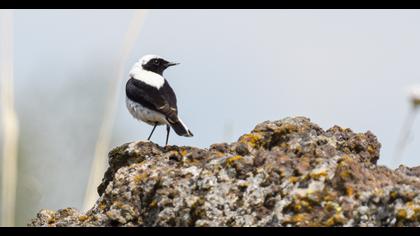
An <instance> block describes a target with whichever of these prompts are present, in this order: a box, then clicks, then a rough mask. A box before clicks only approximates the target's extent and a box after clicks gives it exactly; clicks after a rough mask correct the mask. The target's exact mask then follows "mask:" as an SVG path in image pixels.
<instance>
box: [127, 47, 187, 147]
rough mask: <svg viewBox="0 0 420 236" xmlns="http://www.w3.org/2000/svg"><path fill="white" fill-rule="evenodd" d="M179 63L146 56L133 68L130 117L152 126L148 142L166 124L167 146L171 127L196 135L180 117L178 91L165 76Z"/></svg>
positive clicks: (182, 134) (129, 84) (176, 130)
mask: <svg viewBox="0 0 420 236" xmlns="http://www.w3.org/2000/svg"><path fill="white" fill-rule="evenodd" d="M178 64H180V63H175V62H170V61H168V60H166V59H164V58H163V57H161V56H158V55H152V54H148V55H144V56H143V57H141V58H140V60H139V61H137V62H136V63H135V64H134V66H133V67H132V68H131V70H130V72H129V79H128V81H127V83H126V88H125V92H126V106H127V109H128V111H129V112H130V114H131V115H132V116H133V117H134V118H136V119H137V120H139V121H143V122H145V123H147V124H149V125H151V126H153V129H152V132H151V133H150V135H149V137H148V138H147V140H150V139H151V137H152V134H153V132H154V131H155V129H156V126H160V125H166V142H165V145H166V146H167V145H168V139H169V132H170V129H171V128H172V129H173V130H174V131H175V133H176V134H178V135H180V136H184V137H192V136H193V133H192V132H191V131H190V130H189V129H188V127H187V126H186V125H185V124H184V122H183V121H182V120H181V118H180V117H179V116H178V107H177V99H176V95H175V92H174V90H173V89H172V87H171V86H170V85H169V83H168V81H167V80H166V79H165V77H163V72H164V71H165V70H166V69H167V68H168V67H171V66H175V65H178Z"/></svg>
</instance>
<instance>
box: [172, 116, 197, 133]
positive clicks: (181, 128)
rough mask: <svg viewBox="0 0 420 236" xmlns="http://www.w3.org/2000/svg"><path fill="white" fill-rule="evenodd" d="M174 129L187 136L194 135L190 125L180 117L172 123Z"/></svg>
mask: <svg viewBox="0 0 420 236" xmlns="http://www.w3.org/2000/svg"><path fill="white" fill-rule="evenodd" d="M170 125H171V127H172V129H174V130H175V133H177V134H178V135H181V136H185V137H192V136H193V133H192V132H191V131H190V130H189V129H188V127H187V126H186V125H185V124H184V122H182V120H181V119H179V118H178V121H177V122H174V123H170Z"/></svg>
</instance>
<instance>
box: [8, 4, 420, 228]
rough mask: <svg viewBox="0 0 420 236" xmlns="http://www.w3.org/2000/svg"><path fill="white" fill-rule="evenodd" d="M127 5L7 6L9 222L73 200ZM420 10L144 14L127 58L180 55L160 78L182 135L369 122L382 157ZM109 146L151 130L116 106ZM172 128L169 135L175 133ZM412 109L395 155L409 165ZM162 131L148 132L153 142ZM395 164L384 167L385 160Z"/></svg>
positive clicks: (413, 58) (395, 125)
mask: <svg viewBox="0 0 420 236" xmlns="http://www.w3.org/2000/svg"><path fill="white" fill-rule="evenodd" d="M132 13H133V11H132V10H17V11H16V13H15V80H16V81H15V84H16V101H17V110H18V115H20V117H21V129H22V130H21V131H22V140H21V156H20V167H21V170H22V171H21V173H20V175H19V178H20V181H22V183H21V184H20V186H19V190H18V194H20V195H30V196H31V199H30V200H26V202H23V200H21V201H22V202H21V204H20V211H21V212H24V213H21V215H20V216H19V217H18V218H19V222H20V224H24V223H25V221H27V220H28V217H32V216H34V214H35V213H36V212H37V211H38V210H39V209H40V208H50V209H58V208H64V207H67V206H73V207H77V208H80V207H81V205H82V200H83V194H84V190H85V185H86V181H87V178H88V171H89V168H90V166H89V165H90V161H91V158H92V157H93V152H94V144H95V141H96V138H97V135H98V127H99V123H100V121H101V118H102V115H103V111H104V109H103V102H104V101H105V97H106V92H107V91H108V87H107V86H108V84H109V81H110V80H112V79H115V75H116V69H117V65H118V61H117V59H118V58H117V56H118V53H119V51H120V49H121V44H122V40H123V37H124V34H125V31H126V30H127V28H128V23H129V21H130V19H131V17H132ZM419 24H420V11H419V10H151V11H149V13H148V15H147V18H146V20H145V23H144V26H143V28H142V30H141V32H140V35H139V39H138V40H137V42H136V46H135V48H134V50H133V52H132V53H131V56H130V59H129V64H128V65H127V68H126V70H127V74H128V70H129V69H130V67H131V65H132V64H133V63H134V62H136V61H137V60H138V58H140V57H141V56H142V55H144V54H149V53H151V54H158V55H161V56H163V57H166V58H168V59H169V60H173V61H177V62H180V63H181V64H180V65H179V66H176V67H172V68H170V69H168V71H167V72H166V73H165V76H166V77H167V79H168V80H169V82H170V83H171V85H172V87H173V88H174V89H175V91H176V93H177V96H178V107H179V110H180V115H181V117H182V119H183V120H184V122H185V123H186V124H187V125H188V126H189V128H190V129H191V130H192V132H193V133H194V135H195V136H194V137H193V138H185V137H177V136H175V135H172V136H171V137H170V143H172V144H177V145H193V146H198V147H203V148H204V147H208V145H210V144H212V143H215V142H225V141H228V142H230V141H234V140H236V139H237V138H238V137H239V136H240V135H241V134H243V133H245V132H249V131H250V130H251V129H252V128H253V127H254V126H255V125H256V124H257V123H259V122H262V121H265V120H276V119H281V118H284V117H287V116H295V115H303V116H307V117H309V118H311V120H312V121H313V122H315V123H317V124H319V125H320V126H321V127H322V128H324V129H327V128H329V127H331V126H333V125H335V124H337V125H340V126H342V127H348V128H351V129H352V130H354V131H356V132H365V131H367V130H371V131H372V132H373V133H374V134H375V135H377V137H378V139H379V141H380V142H381V143H382V149H381V159H380V160H379V164H385V165H390V164H391V163H392V162H391V158H392V154H393V152H394V151H395V145H396V143H397V138H398V136H399V130H400V128H401V126H402V122H403V119H404V117H405V116H406V113H407V112H408V108H409V106H408V105H409V104H408V101H407V96H406V93H405V89H406V88H407V87H408V86H410V85H412V84H419V83H420V70H419V64H420V27H418V26H419ZM124 86H125V84H124V83H122V84H120V89H121V93H120V94H121V97H120V99H119V108H118V111H117V114H116V117H117V119H116V123H115V132H114V136H113V141H112V145H113V146H116V145H120V144H123V143H126V142H131V141H135V140H140V139H146V138H147V135H148V134H149V132H150V130H151V127H150V126H148V125H145V124H140V123H138V122H137V121H136V120H134V119H133V118H132V117H131V116H130V114H129V113H128V111H127V110H126V108H125V104H124ZM173 134H174V133H173ZM417 134H420V117H419V119H417V120H416V122H415V126H414V128H413V136H412V138H411V140H410V143H409V145H408V146H407V148H406V150H405V152H404V156H403V162H404V164H407V165H409V166H414V165H420V158H419V156H420V153H419V152H420V148H419V147H420V135H417ZM164 140H165V129H164V128H159V129H157V130H156V131H155V134H154V136H153V141H155V142H157V143H159V144H163V143H164ZM393 167H395V166H393Z"/></svg>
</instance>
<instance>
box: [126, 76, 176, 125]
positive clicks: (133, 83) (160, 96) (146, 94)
mask: <svg viewBox="0 0 420 236" xmlns="http://www.w3.org/2000/svg"><path fill="white" fill-rule="evenodd" d="M125 91H126V95H127V97H128V98H129V99H130V100H132V101H134V102H137V103H140V104H141V105H142V106H144V107H146V108H149V109H151V110H154V111H158V112H160V113H162V114H164V115H165V116H166V118H167V119H168V120H169V122H171V123H173V122H177V121H178V109H177V105H176V96H175V93H174V91H173V90H172V88H171V87H170V86H169V84H168V82H166V80H165V83H164V84H163V86H162V87H161V88H160V89H157V88H155V87H153V86H150V85H148V84H146V83H144V82H142V81H140V80H137V79H133V78H130V79H129V80H128V81H127V84H126V88H125Z"/></svg>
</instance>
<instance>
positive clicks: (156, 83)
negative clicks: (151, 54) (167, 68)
mask: <svg viewBox="0 0 420 236" xmlns="http://www.w3.org/2000/svg"><path fill="white" fill-rule="evenodd" d="M130 76H131V77H132V78H134V79H138V80H140V81H142V82H144V83H146V84H148V85H150V86H153V87H155V88H157V89H160V88H161V87H162V86H163V84H164V83H165V79H164V78H163V77H162V76H161V75H159V74H156V73H154V72H151V71H147V70H144V69H143V67H142V66H141V63H140V62H137V63H136V64H134V66H133V68H132V69H131V71H130Z"/></svg>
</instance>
